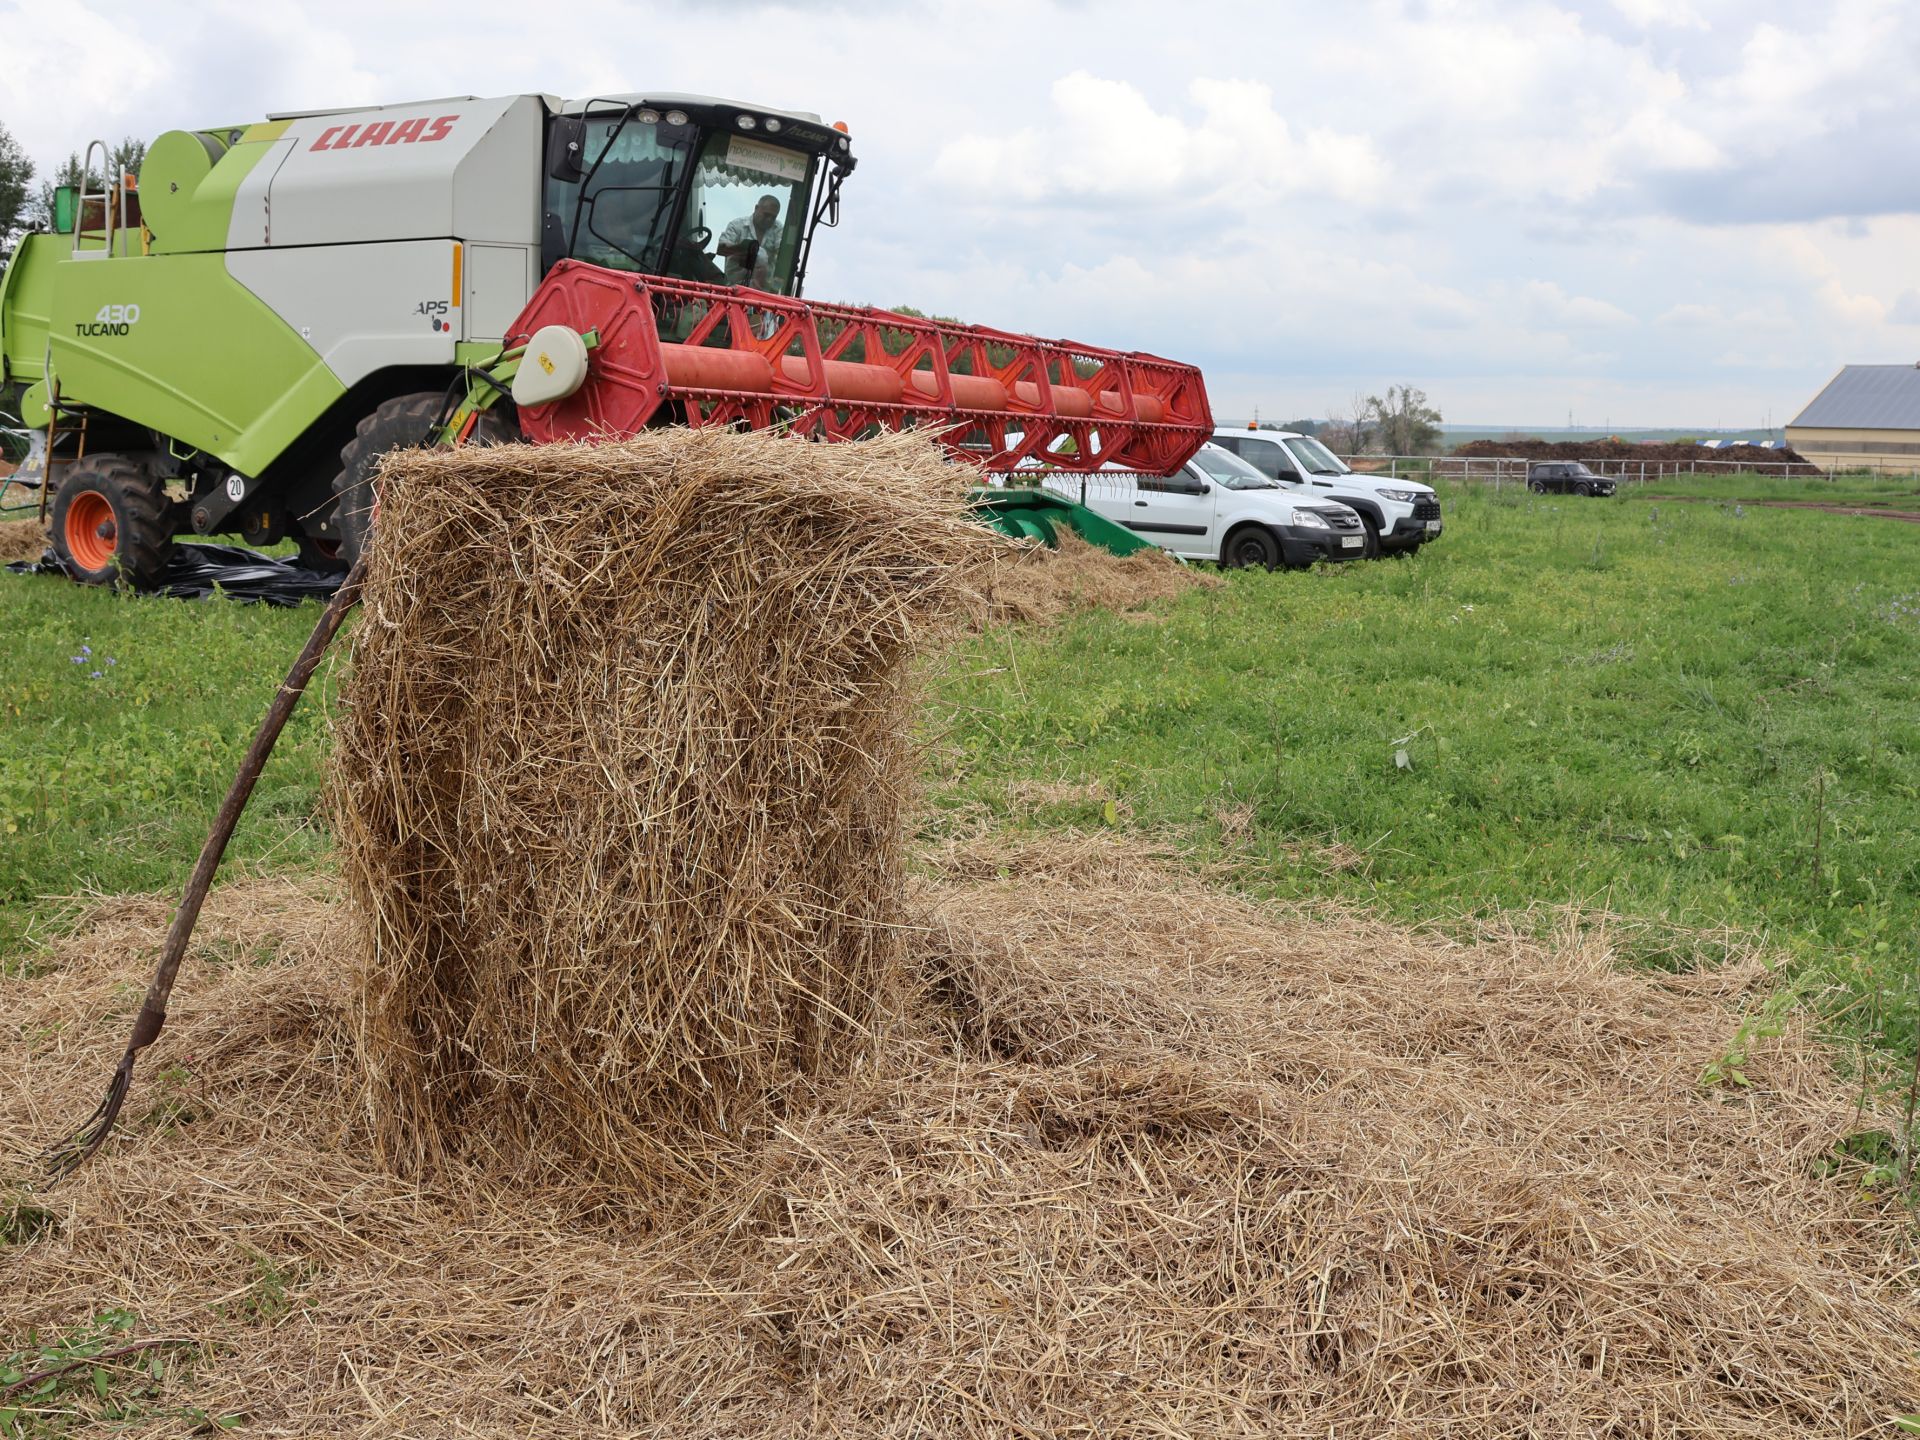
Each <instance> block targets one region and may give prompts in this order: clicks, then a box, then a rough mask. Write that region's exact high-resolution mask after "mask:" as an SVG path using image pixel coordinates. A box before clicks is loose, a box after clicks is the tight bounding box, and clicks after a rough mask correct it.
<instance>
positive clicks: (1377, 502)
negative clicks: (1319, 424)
mask: <svg viewBox="0 0 1920 1440" xmlns="http://www.w3.org/2000/svg"><path fill="white" fill-rule="evenodd" d="M1213 443H1214V444H1216V445H1223V446H1225V447H1226V448H1227V449H1229V450H1231V451H1232V452H1233V453H1234V454H1236V455H1238V456H1239V457H1240V458H1241V459H1242V460H1245V461H1246V462H1247V463H1248V464H1249V465H1251V466H1253V467H1254V469H1256V470H1258V471H1259V472H1260V473H1261V474H1262V475H1265V476H1266V477H1267V478H1268V479H1270V480H1274V481H1277V482H1278V483H1279V484H1281V485H1284V486H1286V488H1287V489H1289V490H1294V491H1303V492H1305V493H1307V494H1310V495H1312V496H1314V497H1315V498H1316V499H1319V498H1325V499H1328V500H1338V501H1339V502H1340V503H1341V504H1342V505H1345V506H1347V507H1348V508H1349V509H1351V510H1353V511H1354V512H1356V513H1357V514H1358V515H1359V516H1360V523H1361V524H1362V525H1364V526H1365V527H1366V531H1367V553H1368V554H1370V555H1372V554H1377V553H1379V552H1380V551H1383V550H1388V551H1392V550H1399V551H1405V552H1406V553H1407V554H1412V553H1413V552H1414V551H1416V550H1418V549H1419V548H1420V547H1421V546H1422V545H1424V544H1426V543H1427V542H1428V541H1429V540H1437V539H1439V538H1440V497H1439V496H1438V495H1436V494H1435V493H1434V490H1433V487H1432V486H1431V485H1422V484H1420V483H1418V482H1417V481H1413V480H1396V479H1389V478H1388V477H1386V476H1384V475H1362V474H1360V473H1359V472H1358V471H1355V470H1350V469H1348V468H1347V463H1346V461H1344V460H1342V459H1341V458H1340V457H1339V456H1338V455H1336V454H1334V453H1333V452H1332V451H1331V450H1329V449H1327V447H1326V446H1324V445H1322V444H1321V443H1320V442H1319V441H1318V440H1316V439H1314V438H1313V437H1312V436H1311V435H1302V434H1300V433H1299V432H1298V431H1294V430H1256V429H1254V428H1253V427H1252V426H1250V425H1249V426H1235V425H1219V426H1215V427H1214V432H1213Z"/></svg>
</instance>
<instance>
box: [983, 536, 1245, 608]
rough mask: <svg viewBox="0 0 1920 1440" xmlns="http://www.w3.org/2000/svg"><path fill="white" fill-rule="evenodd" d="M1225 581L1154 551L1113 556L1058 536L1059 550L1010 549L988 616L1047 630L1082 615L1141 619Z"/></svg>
mask: <svg viewBox="0 0 1920 1440" xmlns="http://www.w3.org/2000/svg"><path fill="white" fill-rule="evenodd" d="M1224 583H1225V581H1224V580H1223V579H1222V578H1221V577H1220V576H1219V575H1216V574H1213V573H1211V572H1209V571H1202V570H1196V569H1194V568H1193V567H1192V566H1190V565H1183V564H1181V563H1180V562H1179V561H1178V560H1176V559H1175V558H1174V557H1173V556H1171V555H1169V554H1168V553H1167V552H1166V551H1164V550H1161V549H1158V548H1153V549H1147V550H1136V551H1135V552H1134V553H1133V554H1131V555H1124V556H1123V555H1115V554H1114V553H1113V552H1112V551H1110V550H1102V549H1101V548H1100V547H1099V546H1097V545H1089V544H1088V543H1087V542H1086V541H1084V540H1082V539H1081V538H1080V537H1079V536H1078V535H1074V534H1072V533H1071V532H1068V531H1065V530H1063V531H1061V533H1060V536H1059V548H1057V549H1048V548H1046V547H1045V546H1041V545H1031V546H1008V547H1007V548H1006V549H1004V550H1003V551H1002V552H1001V555H1000V559H999V563H998V564H997V565H996V566H995V567H994V571H993V580H992V584H991V588H990V590H989V601H990V607H989V612H988V613H989V614H990V616H991V618H993V619H995V620H1012V621H1023V622H1027V623H1032V624H1041V625H1050V624H1054V623H1056V622H1058V621H1060V620H1063V619H1065V618H1067V617H1068V616H1070V615H1077V614H1079V613H1081V612H1083V611H1086V610H1113V611H1115V612H1117V613H1119V614H1121V615H1125V616H1128V617H1129V618H1134V619H1142V618H1145V617H1146V616H1147V615H1149V614H1150V613H1151V610H1150V607H1152V606H1154V605H1156V604H1157V603H1158V602H1160V601H1163V600H1173V599H1177V598H1178V597H1180V596H1181V595H1184V594H1186V593H1187V592H1188V591H1189V590H1205V589H1213V588H1215V587H1218V586H1220V585H1222V584H1224Z"/></svg>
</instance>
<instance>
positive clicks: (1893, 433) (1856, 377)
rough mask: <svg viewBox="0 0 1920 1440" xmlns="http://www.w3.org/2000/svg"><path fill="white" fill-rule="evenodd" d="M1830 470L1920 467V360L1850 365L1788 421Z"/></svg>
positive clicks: (1793, 441)
mask: <svg viewBox="0 0 1920 1440" xmlns="http://www.w3.org/2000/svg"><path fill="white" fill-rule="evenodd" d="M1787 444H1789V445H1790V446H1792V447H1793V448H1794V449H1795V450H1798V451H1799V452H1800V453H1801V454H1802V455H1804V456H1806V458H1807V459H1809V460H1811V461H1812V462H1813V463H1814V464H1816V465H1819V466H1822V467H1823V468H1825V469H1828V470H1874V471H1890V472H1897V473H1902V474H1906V473H1911V472H1914V471H1920V365H1848V366H1846V367H1845V368H1844V369H1842V370H1841V372H1840V373H1839V374H1838V375H1836V376H1834V377H1833V379H1831V380H1829V381H1828V382H1827V385H1826V388H1825V389H1824V390H1822V391H1821V392H1820V393H1819V394H1818V395H1816V396H1814V397H1813V399H1812V400H1811V401H1810V402H1809V403H1808V405H1807V408H1806V409H1804V410H1802V411H1801V412H1800V413H1799V414H1798V415H1797V416H1795V417H1794V418H1793V420H1791V421H1790V422H1789V423H1788V425H1787Z"/></svg>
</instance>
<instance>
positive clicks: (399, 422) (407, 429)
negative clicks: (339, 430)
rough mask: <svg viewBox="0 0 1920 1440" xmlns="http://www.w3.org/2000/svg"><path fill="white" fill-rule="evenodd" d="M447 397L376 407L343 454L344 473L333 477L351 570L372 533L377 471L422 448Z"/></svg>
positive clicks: (424, 395) (401, 398)
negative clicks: (390, 459)
mask: <svg viewBox="0 0 1920 1440" xmlns="http://www.w3.org/2000/svg"><path fill="white" fill-rule="evenodd" d="M445 398H446V397H445V396H444V395H442V394H441V393H439V392H438V391H434V392H426V391H422V392H421V393H419V394H415V395H396V396H395V397H394V398H393V399H391V400H388V401H385V402H383V403H381V404H380V405H377V406H375V407H374V410H373V413H372V414H370V415H368V416H367V418H366V419H364V420H362V421H361V422H360V424H359V425H358V426H357V427H356V428H355V429H354V432H353V439H351V440H349V441H348V442H347V443H346V444H345V445H344V446H342V447H341V450H340V471H339V473H338V474H337V475H335V476H334V477H333V499H334V528H335V529H336V530H337V531H338V532H339V535H340V554H339V559H340V561H341V563H343V564H346V565H352V564H353V563H354V561H356V560H358V559H359V558H360V556H361V554H362V553H363V552H364V551H365V549H366V546H367V539H368V536H369V535H370V533H371V532H372V529H373V505H374V494H373V472H374V471H375V470H376V469H378V468H379V465H380V458H381V456H383V455H386V454H387V453H389V452H390V451H394V450H407V449H413V448H417V447H418V446H420V445H423V444H425V443H426V439H427V432H428V431H430V430H431V429H432V428H433V422H434V421H436V420H438V419H439V418H440V409H441V406H442V404H443V403H444V401H445Z"/></svg>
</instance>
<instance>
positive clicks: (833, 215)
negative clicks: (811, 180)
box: [821, 185, 840, 227]
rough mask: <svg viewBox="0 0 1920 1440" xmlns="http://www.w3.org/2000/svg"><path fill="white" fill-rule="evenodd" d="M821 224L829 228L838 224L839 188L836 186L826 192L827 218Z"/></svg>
mask: <svg viewBox="0 0 1920 1440" xmlns="http://www.w3.org/2000/svg"><path fill="white" fill-rule="evenodd" d="M821 223H822V224H825V225H827V226H829V227H831V226H834V225H838V224H839V223H840V187H839V186H838V185H836V186H834V187H833V189H832V190H830V191H828V192H827V216H826V219H825V220H824V221H822V222H821Z"/></svg>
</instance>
